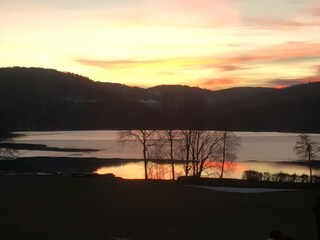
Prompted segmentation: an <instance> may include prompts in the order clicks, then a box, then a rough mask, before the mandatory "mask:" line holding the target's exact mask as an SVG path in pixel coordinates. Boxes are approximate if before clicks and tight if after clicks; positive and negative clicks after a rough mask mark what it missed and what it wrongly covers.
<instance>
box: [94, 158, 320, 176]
mask: <svg viewBox="0 0 320 240" xmlns="http://www.w3.org/2000/svg"><path fill="white" fill-rule="evenodd" d="M150 166H151V167H150ZM232 167H233V171H227V172H226V173H225V176H224V178H237V179H241V178H242V174H243V172H244V171H246V170H256V171H259V172H269V173H278V172H285V173H288V174H294V173H295V174H297V175H302V174H307V175H308V174H309V168H308V166H301V165H297V164H290V163H270V162H237V163H235V164H234V165H233V166H232ZM96 173H98V174H107V173H113V174H115V176H117V177H121V178H127V179H143V178H144V167H143V162H138V163H128V164H124V165H122V166H116V167H103V168H100V169H98V170H97V171H96ZM314 174H315V175H320V170H319V169H318V170H315V171H314ZM175 175H176V177H179V176H184V171H183V165H182V164H176V165H175ZM203 176H204V177H206V176H208V175H206V174H203ZM210 176H212V175H210ZM149 178H150V179H171V178H172V175H171V165H170V164H159V163H149Z"/></svg>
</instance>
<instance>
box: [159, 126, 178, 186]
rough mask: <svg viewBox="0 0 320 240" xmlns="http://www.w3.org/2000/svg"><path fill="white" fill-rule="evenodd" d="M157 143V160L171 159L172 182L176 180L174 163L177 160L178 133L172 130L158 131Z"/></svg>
mask: <svg viewBox="0 0 320 240" xmlns="http://www.w3.org/2000/svg"><path fill="white" fill-rule="evenodd" d="M157 133H158V134H157V141H156V142H155V151H156V154H155V156H156V158H160V159H163V158H165V159H170V163H171V176H172V180H174V179H175V170H174V163H175V159H176V155H177V154H176V152H175V151H176V146H177V142H176V136H177V135H178V131H174V130H171V129H168V130H163V131H157Z"/></svg>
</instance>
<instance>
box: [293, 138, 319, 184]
mask: <svg viewBox="0 0 320 240" xmlns="http://www.w3.org/2000/svg"><path fill="white" fill-rule="evenodd" d="M293 150H294V151H295V152H296V154H297V155H298V156H300V157H302V158H304V159H308V162H309V171H310V183H312V162H313V160H314V159H315V158H316V157H317V153H318V151H319V144H318V143H317V142H315V141H312V139H311V138H310V136H309V135H306V134H300V135H299V137H298V140H297V142H296V145H295V146H294V148H293Z"/></svg>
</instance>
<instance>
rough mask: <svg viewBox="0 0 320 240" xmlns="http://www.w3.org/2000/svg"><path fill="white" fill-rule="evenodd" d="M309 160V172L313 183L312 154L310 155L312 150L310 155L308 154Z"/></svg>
mask: <svg viewBox="0 0 320 240" xmlns="http://www.w3.org/2000/svg"><path fill="white" fill-rule="evenodd" d="M308 158H309V171H310V183H312V182H313V179H312V162H311V160H312V159H311V153H310V150H309V153H308Z"/></svg>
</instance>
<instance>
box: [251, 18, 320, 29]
mask: <svg viewBox="0 0 320 240" xmlns="http://www.w3.org/2000/svg"><path fill="white" fill-rule="evenodd" d="M246 23H247V25H249V26H252V27H255V28H259V29H261V28H262V29H270V30H295V29H297V28H304V27H317V26H320V21H306V22H301V21H294V20H287V19H285V20H283V19H274V18H251V19H247V20H246Z"/></svg>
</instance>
